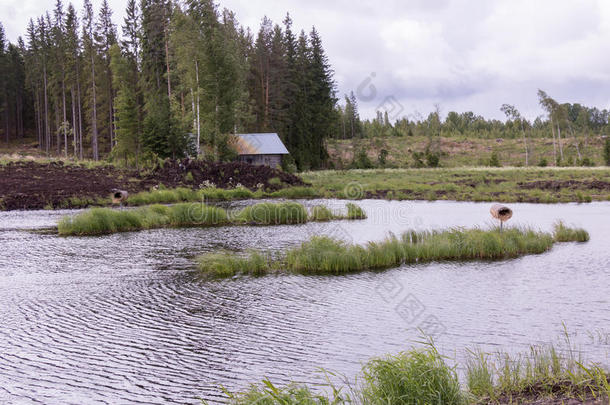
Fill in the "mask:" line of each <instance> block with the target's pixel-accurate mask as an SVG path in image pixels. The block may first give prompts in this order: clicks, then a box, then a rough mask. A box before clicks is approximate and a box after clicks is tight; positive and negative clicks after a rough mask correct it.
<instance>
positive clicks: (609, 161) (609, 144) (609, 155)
mask: <svg viewBox="0 0 610 405" xmlns="http://www.w3.org/2000/svg"><path fill="white" fill-rule="evenodd" d="M604 162H606V166H610V138H608V137H606V142H604Z"/></svg>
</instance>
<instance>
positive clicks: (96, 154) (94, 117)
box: [91, 51, 100, 161]
mask: <svg viewBox="0 0 610 405" xmlns="http://www.w3.org/2000/svg"><path fill="white" fill-rule="evenodd" d="M91 82H92V90H93V111H92V117H91V147H92V149H93V160H95V161H98V160H99V158H100V155H99V151H98V148H97V97H96V94H95V87H96V85H95V59H94V57H93V51H91Z"/></svg>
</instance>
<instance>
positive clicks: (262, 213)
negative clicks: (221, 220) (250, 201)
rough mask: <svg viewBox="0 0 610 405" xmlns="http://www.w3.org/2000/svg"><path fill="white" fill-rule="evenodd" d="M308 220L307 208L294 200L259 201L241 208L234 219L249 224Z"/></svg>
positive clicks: (283, 223) (275, 223) (303, 221)
mask: <svg viewBox="0 0 610 405" xmlns="http://www.w3.org/2000/svg"><path fill="white" fill-rule="evenodd" d="M307 220H308V215H307V210H306V209H305V207H304V206H303V205H302V204H299V203H295V202H285V203H279V204H274V203H259V204H254V205H251V206H248V207H246V208H244V209H242V210H241V211H240V212H239V213H238V214H237V215H236V216H235V221H236V222H241V223H244V224H249V225H288V224H304V223H306V222H307Z"/></svg>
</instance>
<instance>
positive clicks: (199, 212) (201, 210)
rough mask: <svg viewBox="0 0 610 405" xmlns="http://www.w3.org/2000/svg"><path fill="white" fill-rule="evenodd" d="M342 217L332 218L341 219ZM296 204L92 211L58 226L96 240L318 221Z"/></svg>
mask: <svg viewBox="0 0 610 405" xmlns="http://www.w3.org/2000/svg"><path fill="white" fill-rule="evenodd" d="M340 218H343V217H334V218H333V219H340ZM317 220H319V219H317V218H316V217H315V216H312V217H310V216H308V214H307V210H306V209H305V207H304V206H303V205H302V204H298V203H295V202H283V203H260V204H255V205H252V206H248V207H246V208H243V209H242V210H241V211H238V212H237V213H235V214H234V215H229V213H228V212H227V211H226V210H224V209H223V208H219V207H214V206H210V205H205V204H197V203H196V204H189V203H181V204H176V205H172V206H164V205H152V206H145V207H140V208H136V209H133V210H113V209H110V208H95V209H91V210H89V211H85V212H83V213H81V214H78V215H76V216H74V217H65V218H63V219H62V220H61V221H60V222H59V224H58V230H59V234H60V235H62V236H95V235H107V234H112V233H117V232H131V231H138V230H144V229H154V228H165V227H210V226H229V225H246V224H248V225H289V224H303V223H306V222H308V221H317Z"/></svg>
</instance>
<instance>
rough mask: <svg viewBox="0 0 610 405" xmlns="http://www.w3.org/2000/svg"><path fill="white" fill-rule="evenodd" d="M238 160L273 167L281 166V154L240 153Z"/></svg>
mask: <svg viewBox="0 0 610 405" xmlns="http://www.w3.org/2000/svg"><path fill="white" fill-rule="evenodd" d="M238 160H239V161H240V162H244V163H249V164H251V165H254V166H270V167H275V168H279V167H281V166H282V155H240V156H239V158H238Z"/></svg>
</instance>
